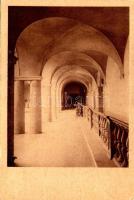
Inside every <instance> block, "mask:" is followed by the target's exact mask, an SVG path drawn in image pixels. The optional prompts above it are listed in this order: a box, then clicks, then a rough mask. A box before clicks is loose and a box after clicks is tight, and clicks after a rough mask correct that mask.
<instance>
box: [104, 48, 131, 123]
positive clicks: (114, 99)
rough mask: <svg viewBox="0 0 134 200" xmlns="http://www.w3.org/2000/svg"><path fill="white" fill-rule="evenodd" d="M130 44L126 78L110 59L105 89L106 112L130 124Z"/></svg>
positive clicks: (126, 53)
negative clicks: (121, 75)
mask: <svg viewBox="0 0 134 200" xmlns="http://www.w3.org/2000/svg"><path fill="white" fill-rule="evenodd" d="M128 61H129V59H128V44H127V46H126V50H125V56H124V78H121V77H120V71H119V67H118V66H117V64H116V63H115V62H114V60H113V59H112V58H110V57H108V61H107V70H106V85H105V87H104V112H105V113H106V114H107V115H111V116H113V117H116V118H118V119H120V120H123V121H126V122H128V115H129V112H128V109H129V106H128V105H129V90H128V89H129V82H128V74H129V63H128Z"/></svg>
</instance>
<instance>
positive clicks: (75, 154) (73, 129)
mask: <svg viewBox="0 0 134 200" xmlns="http://www.w3.org/2000/svg"><path fill="white" fill-rule="evenodd" d="M85 129H86V130H87V131H85ZM86 132H87V133H86ZM86 134H88V126H87V122H86V120H85V119H83V118H82V117H76V115H75V111H74V110H71V111H70V110H67V111H62V112H61V113H60V115H59V118H58V120H56V121H55V122H50V123H49V124H48V125H47V127H46V133H43V134H30V133H29V134H18V135H15V138H14V143H15V156H16V157H17V159H16V166H20V167H96V166H98V164H97V160H96V161H95V156H96V158H97V156H98V157H99V159H98V160H99V162H98V163H100V166H101V165H102V166H103V162H102V160H101V159H100V156H101V152H100V148H102V147H100V144H99V148H94V147H95V145H98V142H100V141H99V140H96V139H95V138H96V137H97V135H95V134H94V137H92V138H91V142H94V143H95V141H96V142H97V143H96V144H93V146H92V145H90V142H88V141H89V139H90V138H89V137H86ZM92 135H93V134H92ZM96 147H97V146H96ZM91 148H93V149H91ZM95 149H98V150H97V151H98V152H96V150H95ZM94 150H95V152H94ZM102 154H103V155H102V158H103V160H104V166H106V167H107V166H111V167H114V166H115V164H114V163H113V161H109V160H108V158H107V156H106V153H105V152H104V149H103V151H102Z"/></svg>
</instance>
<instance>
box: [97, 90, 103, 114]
mask: <svg viewBox="0 0 134 200" xmlns="http://www.w3.org/2000/svg"><path fill="white" fill-rule="evenodd" d="M98 98H99V99H98V101H99V102H98V103H99V105H98V110H99V112H103V87H98Z"/></svg>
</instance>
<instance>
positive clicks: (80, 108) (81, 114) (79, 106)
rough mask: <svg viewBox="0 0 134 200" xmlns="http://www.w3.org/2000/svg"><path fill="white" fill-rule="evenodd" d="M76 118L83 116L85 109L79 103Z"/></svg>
mask: <svg viewBox="0 0 134 200" xmlns="http://www.w3.org/2000/svg"><path fill="white" fill-rule="evenodd" d="M76 116H83V107H82V105H81V104H80V103H79V102H78V103H77V105H76Z"/></svg>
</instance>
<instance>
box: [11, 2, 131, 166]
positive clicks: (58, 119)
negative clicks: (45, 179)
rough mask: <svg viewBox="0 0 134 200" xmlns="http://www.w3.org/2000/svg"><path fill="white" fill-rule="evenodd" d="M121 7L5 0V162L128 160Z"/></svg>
mask: <svg viewBox="0 0 134 200" xmlns="http://www.w3.org/2000/svg"><path fill="white" fill-rule="evenodd" d="M128 36H129V7H47V6H46V7H32V6H9V7H8V166H16V167H128V165H129V164H128V163H129V162H128V160H129V158H128V157H129V139H128V138H129V134H128V127H129V125H128V116H129V112H128V105H129V98H128V95H129V93H128V87H129V85H128V79H129V66H128V55H129V51H128V45H129V39H128Z"/></svg>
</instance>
